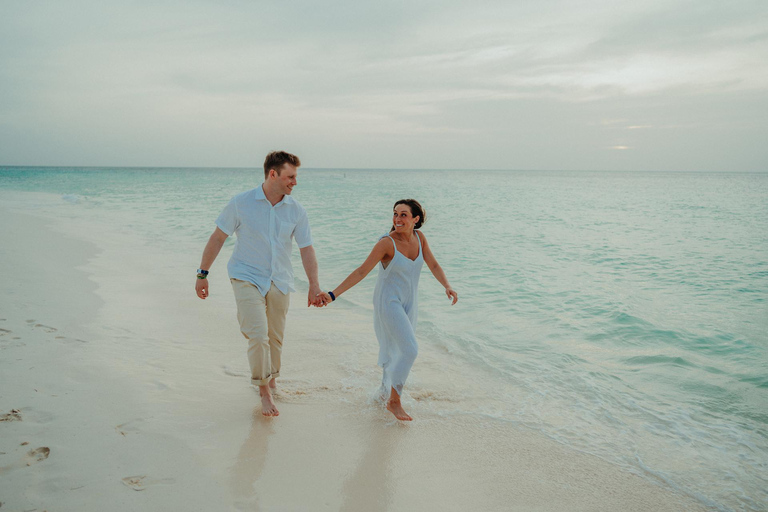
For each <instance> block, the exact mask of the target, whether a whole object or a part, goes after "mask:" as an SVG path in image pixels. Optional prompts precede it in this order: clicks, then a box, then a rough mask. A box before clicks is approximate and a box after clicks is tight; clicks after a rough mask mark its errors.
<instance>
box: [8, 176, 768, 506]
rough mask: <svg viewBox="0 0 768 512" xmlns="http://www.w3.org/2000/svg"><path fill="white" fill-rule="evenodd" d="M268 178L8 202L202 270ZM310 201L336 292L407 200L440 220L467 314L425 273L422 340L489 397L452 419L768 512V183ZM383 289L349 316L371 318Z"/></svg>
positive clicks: (309, 183)
mask: <svg viewBox="0 0 768 512" xmlns="http://www.w3.org/2000/svg"><path fill="white" fill-rule="evenodd" d="M261 176H262V174H261V171H260V170H258V169H256V170H254V169H151V168H146V169H122V168H87V169H80V168H29V167H26V168H20V167H5V168H0V192H2V193H3V194H6V195H8V194H11V195H12V194H13V193H14V191H19V192H47V193H53V194H57V195H59V196H60V197H61V208H69V209H75V210H76V211H77V212H78V213H77V214H78V215H81V216H84V217H88V216H94V217H99V218H109V219H112V220H113V221H114V222H115V223H117V224H118V227H117V228H118V229H121V230H130V231H131V232H132V234H133V235H137V236H140V237H142V238H143V239H145V240H147V241H148V244H149V247H151V246H152V245H153V244H157V245H158V246H163V247H165V248H169V249H172V250H175V251H179V254H184V255H185V257H186V256H187V254H188V253H190V252H191V253H194V255H195V259H198V258H199V254H200V253H201V252H202V248H203V246H204V244H205V241H206V240H207V238H208V236H209V235H210V232H211V231H212V229H213V220H214V219H215V218H216V216H217V215H218V213H219V211H220V210H221V209H222V208H223V207H224V205H225V204H226V202H227V201H228V200H229V198H230V197H231V196H232V195H234V194H236V193H238V192H241V191H243V190H246V189H249V188H253V187H255V186H257V185H258V184H259V183H260V182H261ZM294 196H295V197H296V198H297V199H298V200H299V201H300V202H301V203H302V204H303V205H304V206H305V207H306V208H307V211H308V213H309V218H310V223H311V225H312V231H313V237H314V240H315V243H314V245H315V248H316V250H317V252H318V258H319V262H320V267H321V281H322V283H323V286H324V287H326V288H332V287H333V286H335V285H336V284H338V283H339V282H340V281H341V280H342V279H343V278H344V277H345V276H346V275H347V274H348V273H349V272H350V271H351V270H353V269H354V268H355V267H356V266H357V265H359V264H360V263H361V262H362V261H363V259H364V258H365V256H366V255H367V254H368V252H369V251H370V249H371V247H372V246H373V244H374V243H375V241H376V239H377V238H378V236H380V235H381V234H383V233H384V232H385V231H387V230H388V227H389V225H390V224H389V221H390V218H391V209H392V204H393V203H394V201H395V200H397V199H400V198H404V197H414V198H416V199H418V200H419V201H421V202H422V204H423V205H424V206H425V207H426V210H427V218H428V219H427V223H426V225H425V226H424V228H423V231H424V233H425V234H426V235H427V237H428V239H429V241H430V245H431V246H432V248H433V251H434V252H435V254H436V256H437V258H438V260H439V261H440V263H441V265H442V266H443V268H444V269H445V271H446V273H447V275H448V277H449V279H450V281H451V283H452V285H453V286H454V288H455V289H456V290H457V291H458V292H459V295H460V302H459V304H458V305H457V306H455V307H453V308H450V307H447V299H446V298H445V295H444V293H443V291H442V288H441V287H440V286H439V284H437V283H436V281H434V279H432V278H431V276H429V275H428V270H427V269H426V267H425V269H424V272H425V275H424V276H423V277H422V282H421V283H422V284H421V287H420V289H421V293H420V313H419V326H418V331H417V335H418V337H419V342H420V344H421V345H422V347H425V346H429V347H435V348H438V349H440V350H443V351H445V352H447V353H449V354H451V357H452V358H454V359H455V360H456V361H457V364H459V367H460V368H462V369H463V371H466V372H467V375H465V376H461V378H468V379H472V393H471V396H468V397H465V398H467V399H465V400H459V401H458V402H456V403H455V404H454V405H453V406H449V407H448V408H446V409H445V411H444V412H445V414H446V415H449V414H481V415H483V416H486V417H488V418H491V419H492V420H493V421H502V422H510V423H514V424H517V425H520V426H522V427H524V428H531V429H534V430H537V431H539V432H542V433H544V434H545V435H547V436H549V437H551V438H552V439H555V440H557V441H559V442H561V443H564V444H566V445H569V446H572V447H574V448H575V449H578V450H582V451H586V452H589V453H593V454H595V455H598V456H600V457H603V458H605V459H607V460H610V461H612V462H615V463H617V464H619V465H621V466H623V467H625V468H628V469H629V470H631V471H633V472H635V473H637V474H640V475H643V476H644V477H647V478H651V479H657V480H662V481H664V482H666V483H668V484H669V485H671V486H673V487H675V488H677V489H679V490H681V491H683V492H685V493H688V494H690V495H692V496H694V497H696V498H698V499H699V500H701V501H702V502H703V503H704V504H706V505H708V506H711V507H713V508H714V509H719V510H748V511H752V510H768V174H736V173H722V174H715V173H712V174H709V173H651V172H648V173H626V172H501V171H498V172H497V171H466V172H462V171H427V170H397V171H395V170H350V169H348V170H333V169H323V170H313V169H301V170H300V172H299V186H298V187H297V188H296V189H295V190H294ZM297 252H298V251H294V256H295V262H296V263H295V264H294V268H295V269H296V270H297V277H299V278H300V279H299V281H301V278H303V276H302V275H301V265H300V263H299V260H298V255H297ZM221 263H222V262H218V263H217V264H220V267H219V268H221V269H223V268H224V265H223V264H221ZM374 281H375V278H374V276H369V278H368V279H366V280H365V281H364V282H363V283H361V284H360V285H359V286H358V288H355V291H354V292H349V293H348V294H346V295H345V297H344V300H345V301H347V302H348V303H349V304H351V307H352V308H357V309H359V310H360V311H361V312H364V313H365V312H366V311H370V309H371V307H372V306H371V304H370V297H371V294H372V290H373V285H374ZM458 380H460V379H458ZM470 398H471V399H470ZM450 407H453V409H451V408H450Z"/></svg>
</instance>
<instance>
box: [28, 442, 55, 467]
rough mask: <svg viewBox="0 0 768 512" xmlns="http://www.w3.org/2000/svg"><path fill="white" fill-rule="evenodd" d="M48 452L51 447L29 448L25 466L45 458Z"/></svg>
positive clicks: (49, 452)
mask: <svg viewBox="0 0 768 512" xmlns="http://www.w3.org/2000/svg"><path fill="white" fill-rule="evenodd" d="M50 454H51V449H50V448H48V447H47V446H41V447H40V448H35V449H34V450H29V451H28V452H27V466H31V465H32V464H34V463H35V462H40V461H41V460H45V459H47V458H48V455H50Z"/></svg>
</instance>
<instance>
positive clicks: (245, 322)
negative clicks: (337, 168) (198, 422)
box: [195, 151, 325, 416]
mask: <svg viewBox="0 0 768 512" xmlns="http://www.w3.org/2000/svg"><path fill="white" fill-rule="evenodd" d="M300 165H301V162H300V161H299V158H298V157H297V156H295V155H292V154H290V153H286V152H284V151H274V152H272V153H270V154H269V155H267V158H266V160H264V183H262V184H261V186H259V187H257V188H255V189H253V190H249V191H247V192H243V193H241V194H238V195H236V196H235V197H233V198H232V200H231V201H230V202H229V204H227V206H226V207H225V208H224V210H223V211H222V212H221V214H220V215H219V217H218V219H216V226H217V227H216V230H215V231H214V232H213V234H212V235H211V238H210V239H209V240H208V244H207V245H206V246H205V250H204V251H203V258H202V261H201V263H200V268H199V269H198V270H197V283H196V284H195V291H196V292H197V296H198V297H200V298H201V299H205V298H206V297H208V295H209V292H210V290H209V284H208V279H207V276H208V270H209V269H210V268H211V265H213V262H214V260H215V259H216V256H218V254H219V251H220V250H221V247H222V245H224V241H225V240H226V239H227V237H228V236H230V235H232V234H233V233H235V234H237V241H236V242H235V249H234V251H233V252H232V257H231V258H230V260H229V264H228V265H227V270H228V272H229V278H230V281H231V283H232V288H233V290H234V292H235V300H236V302H237V319H238V321H239V322H240V331H241V332H242V333H243V336H245V337H246V339H247V340H248V362H249V363H250V366H251V382H252V383H253V384H254V385H257V386H258V387H259V393H260V395H261V412H262V414H264V415H265V416H277V415H279V412H278V410H277V407H276V406H275V403H274V401H273V399H272V391H273V390H274V389H275V388H276V383H275V378H277V377H278V376H279V375H280V354H281V350H282V345H283V332H284V331H285V317H286V314H287V313H288V304H289V302H290V301H289V293H290V292H293V291H296V290H294V289H293V268H292V267H291V249H292V239H293V238H295V239H296V243H297V244H298V246H299V250H300V252H301V262H302V264H303V265H304V271H305V272H306V274H307V278H309V295H308V297H307V306H310V305H315V306H324V305H325V301H324V299H323V296H322V295H320V293H321V290H320V285H319V283H318V279H317V259H316V258H315V250H314V249H313V248H312V236H311V233H310V230H309V222H308V220H307V212H306V210H304V207H303V206H301V205H300V204H299V202H298V201H296V200H295V199H293V198H292V197H291V192H292V191H293V187H295V186H296V176H297V173H298V168H299V166H300Z"/></svg>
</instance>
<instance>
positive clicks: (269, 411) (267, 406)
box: [259, 386, 280, 416]
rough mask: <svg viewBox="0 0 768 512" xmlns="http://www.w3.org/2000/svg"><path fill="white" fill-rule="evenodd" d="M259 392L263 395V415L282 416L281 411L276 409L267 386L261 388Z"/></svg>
mask: <svg viewBox="0 0 768 512" xmlns="http://www.w3.org/2000/svg"><path fill="white" fill-rule="evenodd" d="M259 392H260V394H261V414H263V415H264V416H280V411H278V410H277V407H275V402H273V401H272V394H271V393H270V392H269V389H268V388H267V386H259Z"/></svg>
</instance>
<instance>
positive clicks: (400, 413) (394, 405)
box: [387, 400, 413, 421]
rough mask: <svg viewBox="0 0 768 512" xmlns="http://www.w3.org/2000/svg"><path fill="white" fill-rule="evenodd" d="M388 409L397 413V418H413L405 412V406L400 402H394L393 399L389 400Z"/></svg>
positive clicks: (407, 419) (404, 419)
mask: <svg viewBox="0 0 768 512" xmlns="http://www.w3.org/2000/svg"><path fill="white" fill-rule="evenodd" d="M387 410H388V411H389V412H391V413H392V414H394V415H395V418H397V419H399V420H400V421H412V420H413V418H411V417H410V416H408V413H407V412H405V409H403V406H402V405H400V402H392V401H391V400H388V401H387Z"/></svg>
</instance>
